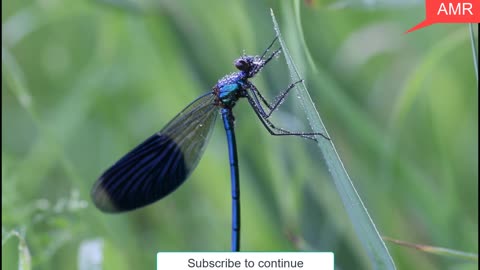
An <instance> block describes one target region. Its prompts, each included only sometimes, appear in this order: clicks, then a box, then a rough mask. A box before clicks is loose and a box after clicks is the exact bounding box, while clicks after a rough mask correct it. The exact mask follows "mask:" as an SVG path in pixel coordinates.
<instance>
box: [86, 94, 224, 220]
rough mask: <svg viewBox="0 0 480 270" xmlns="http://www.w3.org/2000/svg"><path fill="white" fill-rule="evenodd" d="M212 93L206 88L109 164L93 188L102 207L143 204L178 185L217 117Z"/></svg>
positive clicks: (193, 164) (117, 209) (118, 209)
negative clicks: (158, 129) (166, 122)
mask: <svg viewBox="0 0 480 270" xmlns="http://www.w3.org/2000/svg"><path fill="white" fill-rule="evenodd" d="M217 114H218V113H217V107H216V105H215V104H214V96H213V95H212V94H211V93H207V94H205V95H203V96H201V97H199V98H198V99H196V100H195V101H193V102H192V103H190V105H188V106H187V107H186V108H185V109H184V110H183V111H182V112H180V113H179V114H178V115H177V116H176V117H175V118H173V119H172V120H171V121H170V122H169V123H168V124H167V125H166V126H165V127H164V128H163V129H162V130H161V131H159V132H157V133H155V134H154V135H152V136H151V137H150V138H148V139H147V140H146V141H144V142H143V143H141V144H140V145H138V146H137V147H136V148H135V149H133V150H132V151H130V152H129V153H128V154H126V155H125V156H124V157H123V158H122V159H120V160H119V161H118V162H117V163H115V164H114V165H113V166H112V167H110V168H109V169H108V170H107V171H105V173H103V175H102V176H101V177H100V179H98V181H97V182H96V183H95V185H94V186H93V189H92V193H91V196H92V199H93V202H94V203H95V205H96V206H97V207H98V208H99V209H101V210H102V211H105V212H123V211H129V210H133V209H136V208H139V207H143V206H146V205H148V204H151V203H153V202H155V201H158V200H160V199H162V198H163V197H165V196H167V195H168V194H170V193H171V192H173V191H174V190H175V189H177V188H178V187H179V186H180V185H181V184H182V183H183V182H184V181H185V180H186V179H187V178H188V176H189V175H190V173H191V172H192V171H193V169H195V167H196V166H197V164H198V162H199V161H200V157H201V156H202V154H203V152H204V150H205V146H206V143H207V141H208V139H209V137H210V134H211V131H212V127H213V124H214V123H215V119H216V118H217Z"/></svg>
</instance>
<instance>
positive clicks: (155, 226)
mask: <svg viewBox="0 0 480 270" xmlns="http://www.w3.org/2000/svg"><path fill="white" fill-rule="evenodd" d="M292 3H293V4H292ZM403 3H404V2H401V1H398V2H395V1H378V2H377V3H376V4H373V5H367V4H364V2H357V1H342V2H335V1H320V0H317V1H293V2H290V1H274V0H270V1H258V0H250V1H233V0H232V1H220V0H216V1H215V0H208V1H194V0H188V1H173V0H172V1H167V0H163V1H154V0H143V1H140V0H139V1H133V0H132V1H128V0H98V1H93V0H91V1H73V2H71V1H59V0H41V1H23V0H22V1H2V147H3V148H2V269H18V267H19V266H18V264H19V258H20V259H21V260H20V261H21V262H22V263H28V260H26V259H27V258H28V257H31V267H32V269H95V268H93V266H92V265H94V264H95V263H96V262H97V263H98V262H100V266H101V268H97V269H154V267H155V258H156V257H155V256H156V252H158V251H228V250H229V247H230V243H229V241H230V207H231V201H230V180H229V167H228V159H227V157H228V156H227V148H226V140H225V135H224V131H223V127H222V125H221V123H217V126H216V129H215V131H214V134H213V136H212V138H211V141H210V143H209V146H208V147H207V150H206V152H205V154H204V157H203V158H202V160H201V162H200V163H199V165H198V167H197V169H196V170H195V171H194V173H193V174H192V175H191V177H190V179H189V180H188V181H187V182H186V183H185V184H184V185H183V186H181V188H179V189H178V190H177V191H176V192H175V193H173V194H172V195H170V196H168V197H167V198H165V199H163V200H162V201H160V202H158V203H155V204H153V205H151V206H148V207H146V208H143V209H141V210H138V211H134V212H130V213H128V214H122V215H107V214H103V213H101V212H100V211H99V210H97V209H96V208H95V207H94V206H93V205H92V203H91V200H90V196H89V192H90V188H91V186H92V185H93V183H94V181H95V180H96V179H97V178H98V176H99V175H100V174H101V173H102V172H103V171H104V170H105V169H106V168H108V166H110V165H111V164H113V162H115V161H116V160H117V159H118V158H120V157H121V156H122V155H123V154H125V153H126V152H127V151H128V150H130V149H131V148H133V147H134V146H136V145H137V144H138V143H140V142H141V141H142V140H144V139H146V138H147V137H149V136H150V135H151V134H153V133H154V132H156V131H158V130H160V129H161V128H162V127H163V126H164V125H165V124H166V123H167V122H168V121H169V120H170V119H171V118H172V117H173V116H175V114H176V113H178V112H179V111H180V110H182V109H183V108H184V107H185V106H186V105H187V104H188V103H189V102H190V101H192V100H193V99H195V98H196V97H197V96H199V95H200V94H202V93H205V92H206V91H209V89H211V87H212V86H213V85H214V84H215V83H216V81H217V80H218V79H219V78H221V77H222V76H224V75H225V74H228V73H230V72H233V71H234V67H233V65H232V63H233V60H234V59H235V58H236V57H238V56H240V55H241V54H242V53H244V52H245V53H247V54H260V53H261V52H263V50H264V48H265V47H266V46H267V45H268V44H269V43H270V41H271V40H272V38H273V37H274V30H273V26H272V19H271V17H270V8H272V9H273V11H274V12H275V14H276V17H277V20H278V21H279V24H280V27H281V31H282V33H283V36H284V38H285V39H286V41H287V47H289V49H290V51H291V52H292V56H293V58H294V61H295V62H296V64H297V65H298V66H299V67H300V69H301V72H302V74H303V76H304V78H305V80H306V84H307V87H308V89H309V91H310V94H311V96H312V99H313V101H314V102H315V104H316V107H317V109H318V111H319V112H320V115H321V117H322V119H323V121H324V123H325V125H326V127H327V129H328V131H329V134H330V136H331V138H332V139H333V142H334V143H335V145H336V147H337V150H338V152H339V155H340V157H341V158H342V160H343V162H344V165H345V167H346V169H347V171H348V172H349V175H350V177H351V178H352V180H353V182H354V184H355V186H356V188H357V189H358V192H359V194H360V196H361V197H362V199H363V200H364V203H365V205H366V207H367V208H368V210H369V212H370V214H371V217H372V219H373V221H374V222H375V224H376V226H377V229H378V230H379V232H380V234H382V235H385V236H389V237H393V238H396V239H400V240H404V241H409V242H414V243H422V244H428V245H434V246H441V247H447V248H452V249H456V250H461V251H466V252H474V253H477V252H478V239H477V238H478V191H477V190H478V165H477V163H478V114H477V113H478V101H477V98H478V92H477V87H476V86H477V79H476V77H475V70H474V64H473V63H474V60H473V59H474V58H473V56H472V49H471V45H470V42H471V40H470V36H469V31H468V26H467V25H466V24H450V25H446V24H438V25H433V26H430V27H427V28H425V29H422V30H419V31H416V32H413V33H411V34H408V35H405V34H403V32H404V31H406V30H407V29H409V28H411V27H413V26H414V25H415V24H417V23H419V22H420V21H421V20H423V17H424V9H423V4H422V3H421V2H418V3H417V4H418V5H411V6H406V5H404V4H403ZM295 5H296V7H297V8H298V9H297V10H296V9H295ZM298 31H301V33H302V35H303V37H304V42H303V41H302V40H296V39H294V38H292V37H295V36H298ZM295 32H297V33H295ZM476 34H478V33H476ZM308 54H310V56H311V58H310V60H308V59H309V58H307V57H306V55H308ZM254 82H255V84H256V85H257V87H258V88H259V89H260V90H261V91H262V92H263V93H264V94H265V95H266V96H267V97H269V98H270V99H272V98H273V97H274V96H275V94H276V93H278V92H279V91H281V90H283V89H284V88H285V87H286V86H287V85H288V83H289V82H290V81H289V75H288V73H287V68H286V65H285V62H284V61H283V58H282V57H280V58H279V59H278V60H276V61H273V64H271V65H269V66H268V67H267V68H266V69H265V71H264V72H262V74H261V75H260V76H258V77H257V78H255V79H254ZM295 100H296V98H295V97H294V94H293V95H292V97H291V98H290V99H289V101H288V102H286V104H285V105H284V106H282V109H281V110H280V111H279V112H278V114H277V117H276V118H274V121H276V122H277V123H279V125H280V126H283V127H286V128H289V129H293V130H308V124H306V122H305V121H304V120H302V119H304V114H302V113H303V112H302V108H301V107H299V105H298V104H297V103H296V101H295ZM234 111H235V115H236V131H237V141H238V151H239V159H240V178H241V200H242V250H245V251H300V250H316V251H333V252H335V260H336V266H337V268H338V269H369V268H370V262H369V259H368V256H367V255H366V252H365V250H364V249H363V247H362V245H361V244H360V242H359V240H358V238H357V236H356V235H355V233H354V231H353V229H352V221H351V220H350V219H349V218H348V216H347V215H346V213H345V210H344V207H343V205H342V203H341V201H340V199H339V197H338V195H337V192H336V190H335V187H334V185H333V183H332V180H331V177H330V175H329V174H328V171H326V169H325V165H324V161H323V158H322V154H321V153H320V152H319V150H318V149H316V148H315V147H312V145H313V144H312V143H311V142H309V141H306V140H302V139H299V138H278V137H272V136H270V135H269V133H268V132H267V131H265V130H264V128H263V126H262V125H261V124H260V122H259V121H258V119H257V118H256V116H255V115H254V113H253V112H252V110H251V108H250V107H249V106H248V103H247V102H240V103H239V104H238V105H237V106H236V107H235V110H234ZM219 122H220V121H219ZM353 222H355V221H353ZM12 232H18V233H19V234H20V237H10V236H12ZM19 247H20V248H19ZM387 247H388V248H389V250H390V252H391V255H392V257H393V259H394V261H395V264H396V266H397V267H398V269H425V270H429V269H477V267H478V266H477V264H476V263H472V262H469V261H464V260H461V259H457V258H454V259H452V258H449V257H444V256H438V255H432V254H427V253H422V252H420V251H417V250H414V249H408V248H405V247H400V246H396V245H393V244H391V243H388V242H387ZM22 260H23V261H22Z"/></svg>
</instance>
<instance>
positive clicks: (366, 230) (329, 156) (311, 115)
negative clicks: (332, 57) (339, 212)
mask: <svg viewBox="0 0 480 270" xmlns="http://www.w3.org/2000/svg"><path fill="white" fill-rule="evenodd" d="M271 16H272V20H273V25H274V28H275V32H276V34H277V36H278V40H279V41H280V45H281V47H282V51H283V55H284V56H285V60H286V62H287V65H288V69H289V72H290V76H291V77H292V80H293V81H297V80H300V75H299V73H298V70H297V67H296V66H295V64H294V63H293V60H292V57H291V56H290V54H289V52H288V49H287V48H286V46H285V42H284V41H283V39H282V35H281V33H280V30H279V27H278V23H277V21H276V19H275V15H274V14H273V10H271ZM296 91H297V94H298V97H299V98H300V102H301V103H302V106H303V108H304V110H305V113H306V114H307V119H308V122H309V124H310V126H311V128H312V130H313V131H314V132H319V133H322V134H325V135H326V136H328V137H329V138H331V137H330V136H329V135H328V133H327V131H326V129H325V126H324V125H323V122H322V120H321V119H320V115H319V114H318V111H317V110H316V109H315V105H314V103H313V102H312V99H311V98H310V95H309V94H308V91H307V88H306V87H305V83H303V82H302V83H299V84H298V87H296ZM317 144H318V147H319V148H320V150H321V151H322V153H323V155H324V158H325V161H326V164H327V167H328V170H329V172H330V174H331V175H332V177H333V181H334V183H335V186H336V188H337V191H338V193H339V195H340V197H341V199H342V202H343V204H344V206H345V209H346V210H347V213H348V215H349V217H350V219H351V221H352V225H353V227H354V229H355V231H356V233H357V235H358V237H359V238H360V240H361V242H362V244H363V246H364V247H365V249H366V250H367V253H368V254H369V256H370V259H371V262H372V265H373V267H374V269H395V265H394V263H393V260H392V258H391V256H390V254H389V253H388V250H387V247H386V246H385V243H384V242H383V240H382V238H381V237H380V234H379V233H378V231H377V229H376V227H375V224H374V223H373V221H372V219H371V218H370V215H369V214H368V211H367V209H366V208H365V206H364V204H363V202H362V200H361V199H360V196H359V195H358V193H357V191H356V189H355V187H354V186H353V183H352V181H351V180H350V177H349V176H348V174H347V171H346V170H345V168H344V166H343V163H342V161H341V160H340V157H339V156H338V154H337V151H336V149H335V146H334V145H333V142H332V141H331V140H330V141H328V140H318V142H317Z"/></svg>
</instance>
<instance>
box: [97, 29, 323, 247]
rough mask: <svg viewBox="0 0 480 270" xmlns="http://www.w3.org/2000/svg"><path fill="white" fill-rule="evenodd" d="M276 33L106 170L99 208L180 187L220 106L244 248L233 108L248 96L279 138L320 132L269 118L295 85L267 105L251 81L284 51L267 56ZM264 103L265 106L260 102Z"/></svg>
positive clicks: (130, 206) (117, 208) (236, 230)
mask: <svg viewBox="0 0 480 270" xmlns="http://www.w3.org/2000/svg"><path fill="white" fill-rule="evenodd" d="M277 40H278V36H277V37H275V38H274V40H273V41H272V42H271V44H270V45H269V46H268V47H267V49H266V50H265V51H264V52H263V54H262V55H261V56H248V55H243V56H241V57H240V58H238V59H237V60H235V62H234V64H235V67H236V68H237V69H238V72H235V73H232V74H230V75H226V76H225V77H223V78H222V79H220V80H219V81H218V82H217V84H215V86H214V87H213V88H212V91H211V92H208V93H206V94H204V95H202V96H200V97H198V98H197V99H196V100H194V101H193V102H192V103H190V104H189V105H188V106H187V107H186V108H185V109H184V110H183V111H181V112H180V113H179V114H178V115H177V116H175V117H174V118H173V119H172V120H171V121H170V122H169V123H168V124H167V125H166V126H165V127H164V128H163V129H162V130H160V131H159V132H157V133H155V134H153V135H152V136H151V137H150V138H148V139H147V140H146V141H144V142H143V143H141V144H140V145H138V146H137V147H135V148H134V149H133V150H132V151H130V152H129V153H127V154H126V155H125V156H124V157H122V158H121V159H120V160H119V161H117V162H116V163H115V164H113V165H112V166H111V167H110V168H109V169H108V170H106V171H105V172H104V173H103V174H102V175H101V176H100V178H99V179H98V180H97V181H96V183H95V184H94V186H93V188H92V192H91V196H92V200H93V202H94V203H95V205H96V206H97V208H99V209H100V210H102V211H104V212H110V213H119V212H125V211H130V210H134V209H137V208H140V207H143V206H146V205H149V204H151V203H153V202H155V201H158V200H160V199H162V198H164V197H165V196H167V195H168V194H170V193H172V192H173V191H174V190H176V189H177V188H178V187H179V186H180V185H181V184H182V183H183V182H184V181H185V180H186V179H187V178H188V176H189V175H190V173H191V172H192V171H193V170H194V169H195V167H196V166H197V164H198V162H199V161H200V157H201V156H202V154H203V152H204V150H205V146H206V143H207V141H208V139H209V137H210V134H211V131H212V127H213V126H214V125H213V124H214V123H215V120H216V118H217V115H218V111H219V110H220V114H221V116H222V119H223V124H224V127H225V131H226V135H227V143H228V153H229V161H230V174H231V175H230V176H231V185H232V188H231V192H232V239H231V250H232V251H239V250H240V184H239V173H238V158H237V146H236V141H235V132H234V116H233V112H232V109H233V107H234V106H235V104H236V103H237V101H238V100H240V99H241V98H246V99H247V100H248V102H249V103H250V105H251V107H252V109H253V111H254V112H255V114H256V115H257V117H258V119H260V122H261V123H262V124H263V125H264V126H265V128H266V129H267V130H268V131H269V132H270V134H272V135H275V136H299V137H303V138H306V139H310V140H314V141H316V140H317V139H316V137H317V136H322V137H323V138H325V139H327V140H330V139H329V138H328V137H326V136H325V135H324V134H322V133H314V132H311V133H307V132H291V131H288V130H285V129H282V128H278V127H275V125H274V124H273V123H272V122H271V121H270V120H269V117H270V116H271V115H272V113H273V112H274V111H275V110H276V109H277V108H278V106H280V105H281V104H282V102H283V101H284V99H285V97H286V96H287V94H288V93H289V91H290V90H291V89H293V88H294V87H295V85H296V84H297V83H300V82H302V80H300V81H297V82H294V83H292V84H290V85H289V86H288V88H287V89H286V90H284V91H282V92H281V93H280V94H279V95H278V96H277V97H276V98H275V99H274V101H273V102H272V103H268V102H267V101H266V99H265V98H264V97H263V96H262V95H261V94H260V92H259V91H258V89H257V88H256V87H255V85H253V83H252V82H250V80H249V79H251V78H253V77H254V76H255V75H256V74H257V73H259V72H260V71H261V70H262V69H263V68H264V67H265V66H266V65H267V64H268V63H269V62H270V61H271V60H272V59H273V58H274V57H275V56H277V55H278V54H279V53H280V51H281V49H280V48H279V49H277V50H275V51H273V52H272V53H271V54H270V55H268V56H267V53H268V52H269V50H270V49H271V48H272V46H273V44H274V43H275V41H277ZM262 103H263V104H262Z"/></svg>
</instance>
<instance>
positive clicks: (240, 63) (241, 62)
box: [235, 59, 249, 71]
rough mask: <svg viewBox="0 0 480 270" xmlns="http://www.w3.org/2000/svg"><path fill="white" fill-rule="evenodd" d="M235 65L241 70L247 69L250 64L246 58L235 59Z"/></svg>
mask: <svg viewBox="0 0 480 270" xmlns="http://www.w3.org/2000/svg"><path fill="white" fill-rule="evenodd" d="M235 67H236V68H237V69H238V70H241V71H247V69H248V67H249V64H248V63H247V61H245V60H244V59H237V60H236V61H235Z"/></svg>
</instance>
